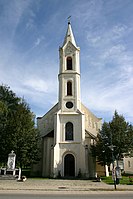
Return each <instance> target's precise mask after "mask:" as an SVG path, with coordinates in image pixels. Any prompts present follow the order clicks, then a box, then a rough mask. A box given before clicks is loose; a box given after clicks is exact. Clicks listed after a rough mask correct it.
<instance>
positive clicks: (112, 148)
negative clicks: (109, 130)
mask: <svg viewBox="0 0 133 199" xmlns="http://www.w3.org/2000/svg"><path fill="white" fill-rule="evenodd" d="M115 147H116V146H114V145H112V144H111V145H110V146H109V148H110V150H111V153H112V178H113V180H114V188H115V189H116V172H115V166H114V148H115Z"/></svg>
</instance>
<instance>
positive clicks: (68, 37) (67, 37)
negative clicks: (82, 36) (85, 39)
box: [63, 21, 77, 47]
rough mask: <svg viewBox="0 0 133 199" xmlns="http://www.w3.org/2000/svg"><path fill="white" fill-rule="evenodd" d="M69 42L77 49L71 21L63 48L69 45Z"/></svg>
mask: <svg viewBox="0 0 133 199" xmlns="http://www.w3.org/2000/svg"><path fill="white" fill-rule="evenodd" d="M69 41H70V42H71V43H72V44H73V45H74V46H75V47H77V45H76V42H75V38H74V35H73V31H72V27H71V23H70V21H69V22H68V28H67V32H66V36H65V39H64V43H63V46H64V45H65V44H67V43H68V42H69Z"/></svg>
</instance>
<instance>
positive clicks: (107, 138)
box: [92, 111, 133, 165]
mask: <svg viewBox="0 0 133 199" xmlns="http://www.w3.org/2000/svg"><path fill="white" fill-rule="evenodd" d="M132 150H133V126H132V125H131V124H129V123H128V122H126V121H125V118H124V117H123V116H122V115H119V114H118V113H117V111H115V113H114V116H113V119H112V120H111V121H110V122H109V123H107V122H104V123H103V125H102V129H101V131H100V132H99V134H98V136H97V142H96V145H95V146H92V152H93V155H95V156H96V157H97V159H98V161H99V163H100V164H102V165H105V164H108V165H109V164H110V163H111V162H112V161H113V160H114V159H117V160H118V159H121V158H122V157H123V154H124V153H129V152H132ZM112 155H113V156H112Z"/></svg>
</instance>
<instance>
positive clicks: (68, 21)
mask: <svg viewBox="0 0 133 199" xmlns="http://www.w3.org/2000/svg"><path fill="white" fill-rule="evenodd" d="M67 19H68V24H70V19H71V16H69V17H68V18H67Z"/></svg>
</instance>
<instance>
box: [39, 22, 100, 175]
mask: <svg viewBox="0 0 133 199" xmlns="http://www.w3.org/2000/svg"><path fill="white" fill-rule="evenodd" d="M59 59H60V60H59V62H60V66H59V74H58V81H59V89H58V90H59V91H58V92H59V94H58V103H57V104H55V105H54V106H53V107H52V108H51V109H50V110H49V111H48V112H47V113H46V114H45V115H44V116H42V117H38V118H37V126H38V129H39V131H40V134H41V138H42V156H41V166H40V170H41V175H42V176H43V177H53V178H56V177H59V176H60V177H64V178H70V177H78V176H82V177H84V178H93V177H95V174H96V160H95V158H94V157H92V154H91V150H90V147H91V145H92V144H94V143H95V138H96V136H97V134H98V132H99V129H100V128H101V124H102V119H101V118H97V117H96V116H95V115H94V114H93V113H92V112H91V111H90V110H89V109H88V108H87V107H85V106H84V105H83V104H82V102H81V96H80V91H81V88H80V48H79V47H78V46H77V44H76V41H75V37H74V34H73V31H72V26H71V23H70V21H69V22H68V27H67V31H66V35H65V38H64V42H63V45H62V47H60V48H59Z"/></svg>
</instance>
